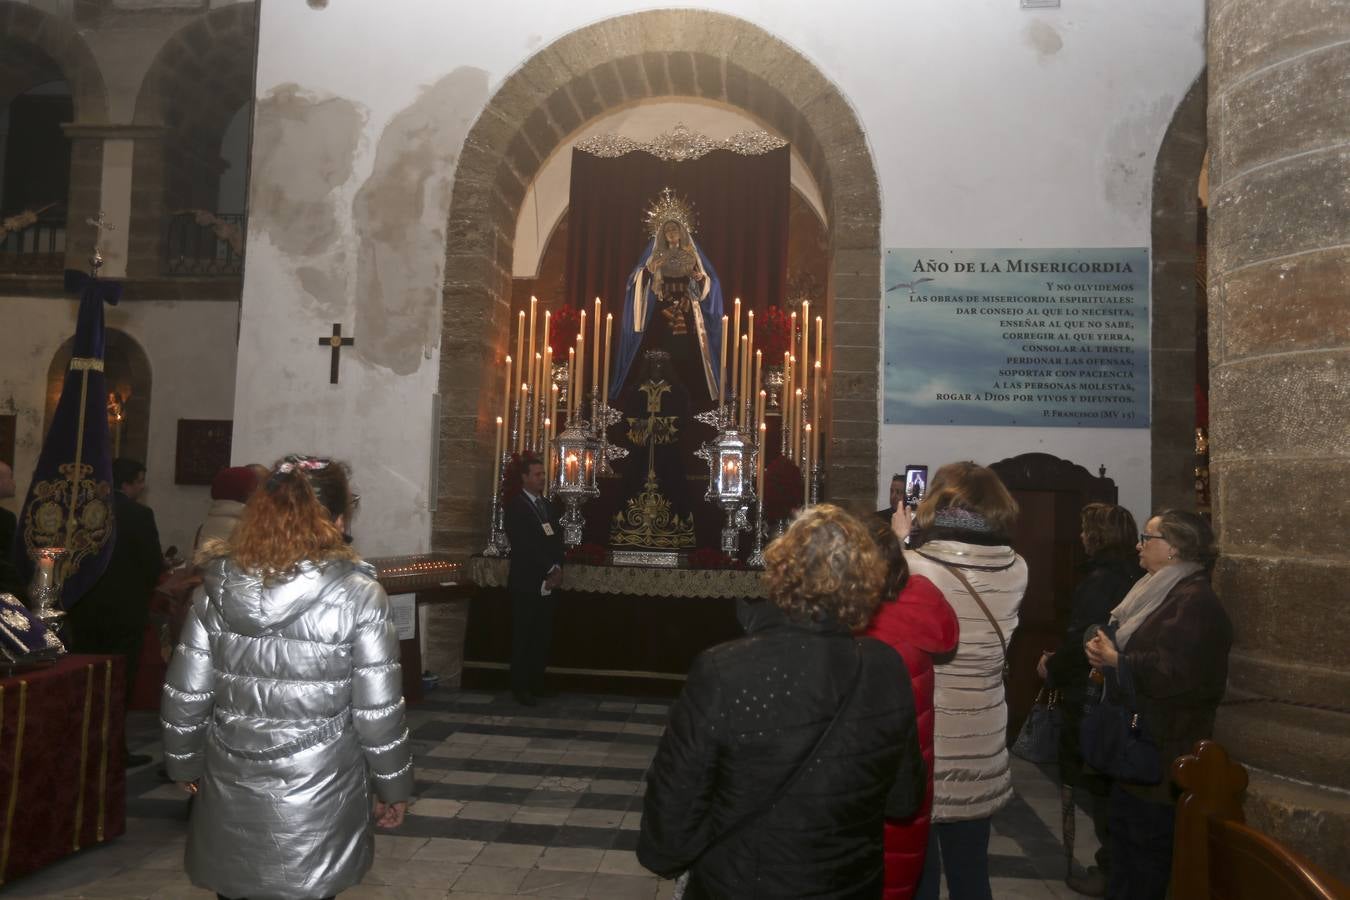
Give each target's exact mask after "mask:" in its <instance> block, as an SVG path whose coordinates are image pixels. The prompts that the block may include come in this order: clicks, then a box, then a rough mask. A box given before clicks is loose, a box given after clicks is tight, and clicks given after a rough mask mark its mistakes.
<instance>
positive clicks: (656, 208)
mask: <svg viewBox="0 0 1350 900" xmlns="http://www.w3.org/2000/svg"><path fill="white" fill-rule="evenodd" d="M642 219H643V221H644V222H646V224H647V232H648V233H649V234H651V236H652V237H656V236H657V235H658V234H659V233H660V231H661V229H662V228H663V227H664V226H665V224H666V223H667V222H678V223H679V225H680V227H681V228H683V229H684V233H685V235H686V236H687V237H691V238H692V237H693V236H694V231H695V227H694V207H693V205H692V204H691V203H690V202H689V201H688V200H686V199H685V198H683V197H681V196H679V195H678V194H676V193H675V192H674V191H672V190H671V189H670V188H669V187H665V188H662V189H661V193H660V194H659V195H657V197H656V199H655V200H653V201H652V202H651V205H650V206H648V207H647V211H646V213H644V214H643V217H642Z"/></svg>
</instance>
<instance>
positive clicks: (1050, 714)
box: [1010, 682, 1064, 764]
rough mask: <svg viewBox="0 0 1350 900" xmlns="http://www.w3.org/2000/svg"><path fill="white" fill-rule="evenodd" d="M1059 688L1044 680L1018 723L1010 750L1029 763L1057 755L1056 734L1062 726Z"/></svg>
mask: <svg viewBox="0 0 1350 900" xmlns="http://www.w3.org/2000/svg"><path fill="white" fill-rule="evenodd" d="M1059 699H1060V696H1059V691H1057V690H1055V689H1054V688H1052V687H1050V684H1049V683H1048V682H1047V683H1045V684H1043V685H1041V692H1040V693H1039V694H1037V695H1036V703H1035V704H1034V705H1033V706H1032V707H1031V712H1030V713H1028V714H1027V718H1026V721H1024V722H1023V723H1022V730H1021V731H1019V732H1018V733H1017V740H1016V741H1014V742H1013V745H1012V747H1011V749H1010V752H1011V753H1012V755H1013V756H1018V757H1021V758H1022V759H1025V760H1026V761H1027V762H1032V763H1038V764H1039V763H1052V762H1054V761H1055V760H1057V759H1059V734H1060V732H1061V731H1063V729H1064V711H1063V709H1062V708H1061V707H1060V705H1059Z"/></svg>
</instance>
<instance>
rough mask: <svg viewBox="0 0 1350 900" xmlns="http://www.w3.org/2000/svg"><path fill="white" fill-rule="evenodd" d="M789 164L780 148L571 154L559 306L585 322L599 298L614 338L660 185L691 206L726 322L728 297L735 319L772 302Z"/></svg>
mask: <svg viewBox="0 0 1350 900" xmlns="http://www.w3.org/2000/svg"><path fill="white" fill-rule="evenodd" d="M788 160H789V157H788V148H787V147H783V148H781V149H779V150H773V151H771V152H769V153H765V154H762V155H760V156H742V155H741V154H739V153H733V152H731V151H730V150H714V151H713V152H712V153H709V154H708V155H707V156H704V157H701V158H699V159H695V160H689V161H686V162H667V161H665V160H662V159H658V158H657V157H655V156H652V155H651V154H650V153H646V152H642V151H637V152H634V153H627V154H625V155H623V156H620V157H616V158H602V157H598V156H592V155H591V154H589V153H584V152H581V151H578V150H573V151H572V189H571V197H570V200H569V204H570V206H569V208H568V214H567V228H568V246H567V302H568V303H569V304H571V305H572V306H576V307H579V308H583V309H585V310H586V311H587V313H588V314H589V313H590V312H591V311H592V310H593V309H594V308H595V307H594V303H595V298H596V297H599V298H601V300H602V301H603V302H604V310H605V312H612V313H614V319H615V327H616V330H617V323H618V319H619V316H620V314H621V312H622V309H621V306H622V304H623V292H624V285H625V281H626V280H627V278H628V274H629V273H630V272H632V271H633V267H634V266H635V265H637V261H638V254H640V253H641V252H642V249H643V248H644V247H645V246H646V244H647V241H649V240H650V239H651V235H650V234H649V233H647V231H646V230H645V225H644V222H643V213H644V212H645V211H646V209H647V207H648V205H650V204H651V202H652V201H653V200H654V199H655V198H656V196H657V195H658V194H659V193H660V192H661V189H662V188H664V187H669V188H671V189H673V190H674V191H675V192H676V193H677V194H679V195H680V196H682V197H685V198H686V199H688V200H689V201H690V203H691V205H692V206H693V207H694V215H695V220H694V227H695V232H694V240H695V241H697V242H698V246H699V249H700V250H702V251H703V256H704V258H705V259H706V260H708V262H710V263H711V264H712V267H713V268H714V269H715V270H716V271H717V276H718V278H720V279H721V281H722V297H723V300H724V302H725V306H726V310H725V311H726V313H727V315H731V310H732V304H733V302H734V300H735V298H736V297H740V298H741V306H742V314H744V312H746V311H747V310H750V309H754V310H760V309H763V308H764V307H765V306H766V305H768V303H769V302H770V301H771V300H772V301H775V302H778V301H780V300H781V298H782V295H783V288H784V281H785V278H786V272H787V247H788V188H789V183H788ZM741 327H742V329H744V327H745V319H744V317H742V319H741ZM555 349H556V348H555ZM716 352H717V348H715V347H714V348H713V353H714V354H716Z"/></svg>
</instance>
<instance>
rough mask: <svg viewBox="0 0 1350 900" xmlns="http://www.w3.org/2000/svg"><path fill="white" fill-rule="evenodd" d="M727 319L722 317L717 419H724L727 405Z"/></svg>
mask: <svg viewBox="0 0 1350 900" xmlns="http://www.w3.org/2000/svg"><path fill="white" fill-rule="evenodd" d="M727 321H728V320H727V317H726V316H725V315H723V316H722V351H721V353H719V354H718V357H717V417H718V419H719V420H720V419H721V418H722V410H723V409H724V408H725V407H726V403H727Z"/></svg>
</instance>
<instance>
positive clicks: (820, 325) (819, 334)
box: [816, 316, 825, 362]
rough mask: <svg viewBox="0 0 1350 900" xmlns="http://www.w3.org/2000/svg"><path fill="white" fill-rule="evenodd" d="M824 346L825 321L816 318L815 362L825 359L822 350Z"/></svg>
mask: <svg viewBox="0 0 1350 900" xmlns="http://www.w3.org/2000/svg"><path fill="white" fill-rule="evenodd" d="M824 344H825V319H824V318H822V317H821V316H816V362H820V361H821V360H823V359H824V358H825V355H824V353H823V348H824Z"/></svg>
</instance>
